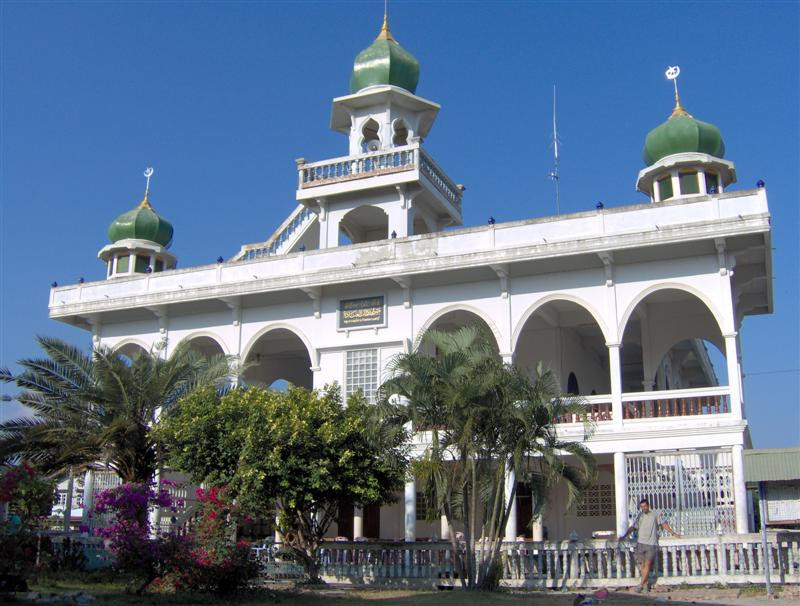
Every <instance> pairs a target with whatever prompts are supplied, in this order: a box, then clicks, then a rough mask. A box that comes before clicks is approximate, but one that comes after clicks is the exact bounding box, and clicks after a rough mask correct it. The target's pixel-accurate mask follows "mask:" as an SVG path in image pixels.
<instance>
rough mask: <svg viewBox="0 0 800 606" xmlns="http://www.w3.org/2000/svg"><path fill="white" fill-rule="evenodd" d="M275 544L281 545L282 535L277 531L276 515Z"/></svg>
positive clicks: (276, 517) (276, 516)
mask: <svg viewBox="0 0 800 606" xmlns="http://www.w3.org/2000/svg"><path fill="white" fill-rule="evenodd" d="M275 542H276V543H283V535H282V534H281V531H280V530H278V515H277V514H276V515H275Z"/></svg>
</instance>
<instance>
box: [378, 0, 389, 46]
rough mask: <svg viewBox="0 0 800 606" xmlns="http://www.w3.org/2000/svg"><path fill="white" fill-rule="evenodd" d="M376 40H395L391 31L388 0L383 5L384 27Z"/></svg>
mask: <svg viewBox="0 0 800 606" xmlns="http://www.w3.org/2000/svg"><path fill="white" fill-rule="evenodd" d="M375 39H376V40H394V36H392V32H390V31H389V12H388V6H387V2H386V0H384V3H383V25H382V26H381V31H380V32H379V33H378V37H377V38H375Z"/></svg>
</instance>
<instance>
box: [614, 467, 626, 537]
mask: <svg viewBox="0 0 800 606" xmlns="http://www.w3.org/2000/svg"><path fill="white" fill-rule="evenodd" d="M614 503H615V505H616V515H617V535H623V534H625V531H626V530H628V474H627V472H626V470H625V453H624V452H615V453H614Z"/></svg>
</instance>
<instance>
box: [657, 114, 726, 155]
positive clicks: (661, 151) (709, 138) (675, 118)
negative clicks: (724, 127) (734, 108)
mask: <svg viewBox="0 0 800 606" xmlns="http://www.w3.org/2000/svg"><path fill="white" fill-rule="evenodd" d="M683 152H700V153H703V154H708V155H709V156H714V157H715V158H722V157H724V156H725V143H724V142H723V140H722V134H721V133H720V132H719V129H718V128H717V127H716V126H714V125H713V124H709V123H708V122H702V121H700V120H696V119H695V118H693V117H692V116H691V115H689V113H687V112H686V110H685V109H683V107H681V106H680V104H678V105H677V106H676V107H675V111H673V112H672V115H671V116H670V117H669V119H668V120H667V121H666V122H664V124H662V125H660V126H657V127H656V128H654V129H653V130H651V131H650V132H649V133H648V134H647V139H645V142H644V151H643V152H642V157H643V158H644V161H645V164H647V165H648V166H650V165H651V164H654V163H656V162H658V161H659V160H660V159H661V158H664V157H666V156H669V155H671V154H679V153H683Z"/></svg>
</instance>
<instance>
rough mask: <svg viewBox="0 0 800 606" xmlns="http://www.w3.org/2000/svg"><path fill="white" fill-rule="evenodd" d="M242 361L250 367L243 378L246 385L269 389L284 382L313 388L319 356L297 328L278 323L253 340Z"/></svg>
mask: <svg viewBox="0 0 800 606" xmlns="http://www.w3.org/2000/svg"><path fill="white" fill-rule="evenodd" d="M242 360H243V361H244V363H245V365H246V366H248V367H247V368H245V370H244V373H243V374H242V377H243V379H244V381H245V383H248V384H252V385H260V386H262V387H265V388H266V387H270V386H271V385H273V384H275V382H276V381H279V380H283V381H285V382H286V383H292V384H294V385H297V386H299V387H305V388H308V389H312V388H313V383H314V374H313V371H312V370H311V368H312V366H313V365H314V362H315V361H316V353H315V352H314V350H313V348H311V347H310V344H309V343H308V340H307V339H306V338H305V335H303V334H302V333H301V332H300V331H298V330H297V329H296V328H294V327H293V326H290V325H287V324H283V323H276V324H270V325H269V326H266V327H264V328H262V329H261V330H259V331H258V333H256V334H255V335H254V336H253V337H252V338H251V339H250V342H249V343H248V345H247V347H246V349H245V353H244V354H243V355H242Z"/></svg>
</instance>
